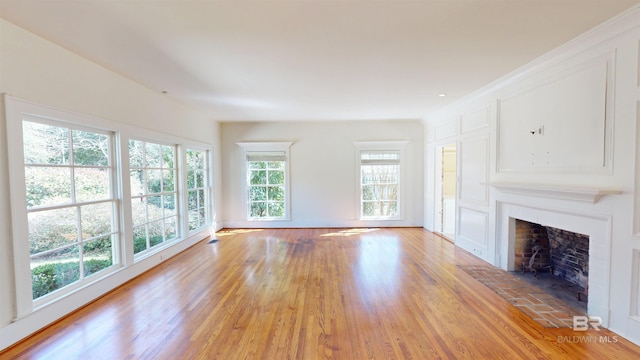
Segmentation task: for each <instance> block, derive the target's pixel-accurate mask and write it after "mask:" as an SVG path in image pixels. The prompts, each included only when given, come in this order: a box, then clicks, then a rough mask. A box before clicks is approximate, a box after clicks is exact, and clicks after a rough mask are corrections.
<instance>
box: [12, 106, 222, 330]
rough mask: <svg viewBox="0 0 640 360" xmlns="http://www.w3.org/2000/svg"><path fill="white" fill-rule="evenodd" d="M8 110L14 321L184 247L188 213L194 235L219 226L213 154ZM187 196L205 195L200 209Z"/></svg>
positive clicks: (120, 127) (141, 132)
mask: <svg viewBox="0 0 640 360" xmlns="http://www.w3.org/2000/svg"><path fill="white" fill-rule="evenodd" d="M4 103H5V110H6V129H7V138H6V142H7V152H8V169H9V174H8V177H9V184H10V189H11V191H10V197H11V201H10V204H11V224H12V245H13V257H12V260H13V267H14V276H15V281H14V286H15V300H16V302H15V313H14V317H15V318H21V317H24V316H27V315H28V314H30V313H32V312H33V311H34V309H37V308H40V307H44V306H48V304H53V303H54V302H56V301H57V300H59V299H61V298H63V297H65V296H83V295H80V294H81V293H82V292H84V291H90V290H88V289H89V287H88V285H90V284H93V283H95V282H97V281H98V280H100V279H102V278H104V277H106V276H107V275H109V274H111V273H113V272H114V271H116V270H118V269H120V268H124V269H126V268H127V267H129V266H132V265H133V264H134V263H135V262H136V261H139V260H141V259H142V258H143V257H144V254H150V253H151V252H153V251H155V250H158V251H161V250H162V249H163V248H164V246H163V245H160V244H166V245H170V244H173V243H177V242H178V241H179V240H184V239H186V237H185V234H184V232H186V231H187V229H189V228H190V224H189V217H188V216H187V214H186V211H185V212H184V214H183V213H182V212H181V209H183V208H184V209H187V208H188V209H189V210H192V211H194V212H196V213H197V214H198V218H197V223H196V224H197V225H196V226H199V227H197V228H195V229H193V231H192V233H190V234H194V235H195V234H201V233H204V232H205V231H207V230H206V225H207V224H210V223H211V221H213V219H212V218H213V216H214V215H213V213H212V212H211V208H212V205H211V203H212V199H210V200H209V197H212V195H211V194H212V186H213V185H212V182H211V180H210V179H209V175H208V172H209V168H210V165H209V161H210V160H209V159H208V157H209V155H208V154H209V153H210V151H211V149H210V148H209V145H207V144H203V143H198V142H193V141H188V140H184V139H181V138H179V137H176V136H172V135H167V134H162V133H157V132H154V131H150V130H145V129H142V128H137V127H134V126H128V125H124V124H120V123H116V122H110V121H108V120H103V119H98V118H94V117H90V116H85V115H81V114H75V113H71V112H67V111H63V110H57V109H54V108H51V107H47V106H42V105H38V104H33V103H30V102H27V101H24V100H20V99H17V98H14V97H11V96H7V95H5V96H4ZM136 136H139V137H140V138H144V139H147V140H144V141H141V140H134V139H132V138H133V137H136ZM153 139H155V140H153ZM3 140H4V139H3ZM127 148H128V149H127ZM117 149H122V150H124V151H117ZM182 149H185V151H184V152H183V151H181V150H182ZM187 149H192V150H193V149H204V150H193V151H192V152H191V155H189V156H188V155H187V154H186V152H187ZM127 150H129V151H127ZM178 155H181V156H182V157H179V156H178ZM127 157H128V158H129V161H125V160H126V158H127ZM179 159H180V161H178V160H179ZM187 159H191V160H189V164H187ZM187 168H190V169H191V170H193V171H194V172H195V173H194V175H193V177H192V178H191V180H188V176H187ZM200 171H202V172H200ZM179 174H184V176H178V175H179ZM200 175H202V178H200ZM187 181H190V183H189V184H187ZM183 188H184V189H185V191H184V192H181V191H179V189H183ZM186 189H189V190H192V191H195V192H197V193H198V194H197V195H196V201H195V205H194V206H189V199H188V195H187V194H188V191H186ZM203 191H204V195H203V194H202V192H203ZM124 194H127V196H129V194H131V196H130V197H129V198H128V199H127V198H125V197H124ZM201 214H204V216H201ZM183 229H184V231H182V230H183ZM169 242H171V243H169ZM154 245H155V246H154ZM134 251H135V255H134ZM89 296H90V295H89Z"/></svg>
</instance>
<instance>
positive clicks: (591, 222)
mask: <svg viewBox="0 0 640 360" xmlns="http://www.w3.org/2000/svg"><path fill="white" fill-rule="evenodd" d="M497 214H498V222H497V229H496V234H497V235H498V236H497V242H496V247H497V249H496V251H497V255H498V257H497V264H498V265H499V266H500V267H501V268H503V269H505V270H509V271H514V270H520V269H515V265H514V264H515V250H514V248H515V239H516V219H519V220H524V221H528V222H531V223H536V224H540V225H543V226H550V227H554V228H557V229H563V230H567V231H571V232H575V233H579V234H584V235H587V236H589V280H588V281H589V302H588V305H587V313H588V314H589V315H590V316H600V317H601V318H602V324H603V326H605V327H608V326H609V289H610V286H609V278H610V272H611V270H610V269H611V218H610V217H608V216H598V215H594V214H588V213H579V212H576V211H570V210H560V209H554V208H552V207H545V208H539V207H532V206H528V205H525V204H514V203H507V202H498V204H497Z"/></svg>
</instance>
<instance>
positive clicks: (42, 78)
mask: <svg viewBox="0 0 640 360" xmlns="http://www.w3.org/2000/svg"><path fill="white" fill-rule="evenodd" d="M0 34H1V36H0V54H1V56H0V93H5V94H9V95H12V96H15V97H18V98H22V99H24V100H27V101H30V102H35V103H39V104H43V105H48V106H53V107H56V108H59V109H63V110H65V111H72V112H77V113H80V114H85V115H89V116H93V117H98V118H103V119H106V120H110V121H116V122H121V123H125V124H130V125H135V126H138V127H142V128H148V129H153V130H155V131H158V132H164V133H167V134H173V135H177V136H180V137H183V138H186V139H191V140H195V141H198V142H202V143H206V144H212V145H213V147H214V156H216V157H218V160H219V156H220V151H219V146H218V142H219V127H218V124H216V123H215V122H214V121H212V120H211V119H210V118H209V117H208V116H206V115H204V114H203V113H200V112H197V111H194V110H192V109H189V108H186V107H184V106H182V105H180V104H178V103H176V102H174V101H172V100H171V99H169V98H168V97H166V96H164V95H162V94H159V93H156V92H153V91H151V90H149V89H147V88H144V87H142V86H140V85H139V84H137V83H134V82H132V81H130V80H128V79H126V78H123V77H121V76H119V75H117V74H115V73H113V72H111V71H109V70H107V69H105V68H103V67H100V66H98V65H96V64H95V63H92V62H90V61H88V60H86V59H84V58H81V57H79V56H77V55H75V54H73V53H71V52H69V51H67V50H65V49H63V48H61V47H59V46H57V45H55V44H52V43H50V42H48V41H46V40H44V39H42V38H39V37H37V36H35V35H33V34H31V33H29V32H27V31H25V30H23V29H21V28H18V27H16V26H14V25H13V24H11V23H9V22H7V21H5V20H2V19H0ZM0 107H2V108H1V109H0V139H1V140H0V141H1V143H0V169H1V171H0V199H3V201H2V202H0V350H1V349H2V348H4V347H6V346H8V345H10V344H11V343H12V342H14V341H16V340H17V339H20V338H21V337H24V336H26V335H28V334H29V333H30V332H32V331H33V330H34V329H37V328H39V327H42V326H44V325H45V324H46V323H47V322H49V321H52V320H55V319H56V318H57V317H60V316H62V315H64V314H65V313H66V312H69V311H71V310H73V309H74V308H76V307H78V306H80V305H82V303H84V302H86V301H88V300H90V299H91V298H92V297H95V296H98V295H100V293H101V292H104V291H106V290H108V286H106V285H103V286H98V287H94V288H92V290H90V291H89V292H88V294H86V293H87V291H85V294H84V295H82V296H77V297H76V298H75V300H73V299H72V300H69V299H67V300H65V301H63V302H61V303H60V304H61V305H59V306H57V308H55V307H52V308H50V309H45V310H42V311H40V312H39V313H38V314H37V315H36V316H31V317H27V318H25V319H21V320H19V321H17V322H14V323H11V320H12V318H13V316H14V312H15V301H14V295H15V294H14V284H13V281H14V280H13V264H12V257H11V254H12V243H11V242H12V239H11V208H10V204H9V202H8V199H9V198H10V196H9V176H8V164H7V162H8V161H7V156H8V155H7V145H6V118H5V112H4V104H3V103H2V102H1V101H0ZM216 163H217V164H220V162H219V161H217V162H216ZM214 172H215V173H216V174H219V173H220V171H219V169H214ZM217 179H218V180H219V175H217ZM216 190H217V193H218V194H217V195H218V196H217V198H219V192H220V191H219V187H217V189H216ZM216 209H217V213H218V214H220V209H221V207H220V206H219V204H218V206H216ZM178 248H179V246H174V247H173V249H172V248H169V249H167V250H165V251H164V252H163V253H162V255H164V258H167V257H168V256H171V255H172V254H174V253H175V252H177V251H178ZM159 256H160V254H158V256H157V257H154V258H152V259H148V261H145V262H144V264H141V265H139V266H137V267H136V268H135V269H132V270H129V271H128V272H125V273H121V274H119V275H118V276H113V277H112V279H111V280H108V281H105V282H111V285H113V284H117V283H118V282H119V281H120V282H121V281H124V280H126V279H128V278H130V277H132V276H134V275H136V274H138V273H140V272H141V271H143V270H145V269H148V268H150V267H151V266H153V265H155V264H157V263H158V262H160V257H159Z"/></svg>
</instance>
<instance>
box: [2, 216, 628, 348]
mask: <svg viewBox="0 0 640 360" xmlns="http://www.w3.org/2000/svg"><path fill="white" fill-rule="evenodd" d="M218 239H219V241H218V242H217V243H215V244H208V243H207V242H206V241H203V242H201V243H198V244H197V245H196V246H194V247H192V248H190V249H188V250H187V251H185V252H183V253H181V254H179V255H178V256H176V257H174V258H172V259H170V260H169V261H167V262H165V263H164V264H162V265H160V266H159V267H157V268H155V269H153V270H151V271H149V272H147V273H145V274H143V275H142V276H140V277H138V278H136V279H134V280H133V281H131V282H128V283H127V284H125V285H123V286H122V287H120V288H118V289H116V290H115V291H113V292H111V293H109V294H108V295H106V296H104V297H103V298H101V299H99V300H98V301H96V302H94V303H93V304H91V305H89V306H87V307H85V308H83V309H81V310H79V311H77V312H75V313H73V314H72V315H70V316H68V317H67V318H65V319H63V320H61V321H59V322H57V323H56V324H54V325H53V326H51V327H49V328H47V329H45V330H43V331H41V332H40V333H38V334H37V335H35V336H33V337H31V338H29V339H27V340H26V341H23V342H22V343H20V344H18V345H16V346H14V347H13V348H10V349H9V350H8V351H7V352H5V353H3V354H0V357H3V358H12V359H13V358H30V359H38V358H40V359H56V358H59V359H101V358H102V359H261V358H262V359H320V358H323V359H325V358H326V359H329V358H333V359H389V358H392V359H438V358H441V359H472V358H473V359H554V360H555V359H616V358H618V359H640V348H639V347H637V346H635V345H633V344H631V343H629V342H628V341H626V340H624V339H622V338H621V337H619V336H617V335H616V334H614V333H611V332H609V331H606V330H603V331H599V332H598V331H595V330H589V331H588V332H574V331H573V330H571V329H548V328H543V327H541V326H540V325H538V324H537V323H535V322H534V321H532V320H531V319H529V318H528V317H526V316H525V315H523V314H522V313H521V312H520V311H519V310H517V309H516V308H514V307H513V306H512V305H510V304H509V303H507V302H506V301H505V300H503V299H502V298H501V297H500V296H498V295H497V294H495V293H494V292H493V291H491V290H489V289H488V288H486V287H485V286H483V285H482V284H480V283H479V282H477V281H476V280H474V279H473V278H471V277H470V276H469V275H467V274H466V273H465V272H463V271H462V270H460V269H459V268H458V267H457V265H458V264H469V265H471V264H483V263H482V262H481V261H480V260H478V259H476V258H475V257H473V256H471V255H470V254H468V253H467V252H465V251H462V250H460V249H457V248H455V246H454V245H453V244H451V243H449V242H448V241H445V240H443V239H442V238H440V237H438V236H436V235H434V234H432V233H430V232H427V231H425V230H423V229H418V228H401V229H379V230H359V231H358V230H355V229H354V230H342V231H341V230H336V229H304V230H284V229H278V230H256V231H251V230H226V231H221V232H219V233H218ZM602 339H605V340H606V339H608V340H610V341H612V342H611V343H604V342H602ZM587 340H588V341H587ZM614 341H617V342H614Z"/></svg>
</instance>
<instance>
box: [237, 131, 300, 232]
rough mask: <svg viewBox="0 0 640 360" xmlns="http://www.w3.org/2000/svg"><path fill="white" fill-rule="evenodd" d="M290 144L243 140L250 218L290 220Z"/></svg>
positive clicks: (248, 214) (248, 215)
mask: <svg viewBox="0 0 640 360" xmlns="http://www.w3.org/2000/svg"><path fill="white" fill-rule="evenodd" d="M290 144H291V143H241V144H240V145H241V146H243V147H244V149H245V152H244V158H245V173H246V181H247V183H246V189H245V190H246V191H245V196H246V199H247V218H248V219H250V220H288V219H289V195H288V194H289V184H288V162H287V158H288V152H289V146H290Z"/></svg>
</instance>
